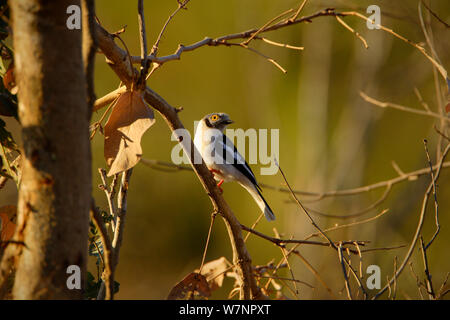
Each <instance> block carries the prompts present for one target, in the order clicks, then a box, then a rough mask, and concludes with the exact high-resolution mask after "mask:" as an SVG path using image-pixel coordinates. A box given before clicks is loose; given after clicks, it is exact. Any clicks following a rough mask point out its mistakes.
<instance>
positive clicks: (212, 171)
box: [209, 169, 220, 176]
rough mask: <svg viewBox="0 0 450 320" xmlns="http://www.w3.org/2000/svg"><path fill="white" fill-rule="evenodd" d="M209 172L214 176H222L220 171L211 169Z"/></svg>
mask: <svg viewBox="0 0 450 320" xmlns="http://www.w3.org/2000/svg"><path fill="white" fill-rule="evenodd" d="M209 172H211V173H212V175H213V176H214V175H216V174H220V171H219V170H216V169H209Z"/></svg>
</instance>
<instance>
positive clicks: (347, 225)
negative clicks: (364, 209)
mask: <svg viewBox="0 0 450 320" xmlns="http://www.w3.org/2000/svg"><path fill="white" fill-rule="evenodd" d="M387 212H389V209H384V210H383V211H381V212H380V213H379V214H377V215H376V216H374V217H370V218H367V219H365V220H361V221H356V222H352V223H348V224H342V225H338V226H334V227H331V228H328V229H324V230H323V231H324V232H329V231H335V230H339V229H342V228H348V227H353V226H356V225H359V224H363V223H367V222H370V221H373V220H376V219H378V218H379V217H381V216H383V215H384V214H385V213H387ZM319 235H320V233H319V232H316V233H312V234H310V235H309V236H307V237H306V238H305V240H308V239H311V238H313V237H317V236H319Z"/></svg>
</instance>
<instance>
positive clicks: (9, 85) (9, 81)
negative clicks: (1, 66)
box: [3, 63, 18, 94]
mask: <svg viewBox="0 0 450 320" xmlns="http://www.w3.org/2000/svg"><path fill="white" fill-rule="evenodd" d="M3 85H4V86H5V88H6V89H7V90H8V91H9V92H11V93H12V94H17V92H18V87H17V84H16V80H15V76H14V64H13V63H11V64H10V65H9V67H8V69H7V70H6V72H5V75H4V76H3Z"/></svg>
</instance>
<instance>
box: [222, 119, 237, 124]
mask: <svg viewBox="0 0 450 320" xmlns="http://www.w3.org/2000/svg"><path fill="white" fill-rule="evenodd" d="M223 123H225V124H232V123H234V121H233V120H231V119H225V120H224V121H223Z"/></svg>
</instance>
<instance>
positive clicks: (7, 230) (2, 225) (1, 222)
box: [0, 205, 17, 242]
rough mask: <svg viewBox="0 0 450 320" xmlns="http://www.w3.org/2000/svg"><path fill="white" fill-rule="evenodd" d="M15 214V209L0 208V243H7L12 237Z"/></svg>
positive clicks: (8, 207) (14, 207)
mask: <svg viewBox="0 0 450 320" xmlns="http://www.w3.org/2000/svg"><path fill="white" fill-rule="evenodd" d="M16 213H17V207H16V206H13V205H10V206H3V207H0V242H3V241H8V240H9V239H11V238H12V236H13V235H14V231H15V229H16V224H15V223H14V222H13V220H14V219H15V216H16Z"/></svg>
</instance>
